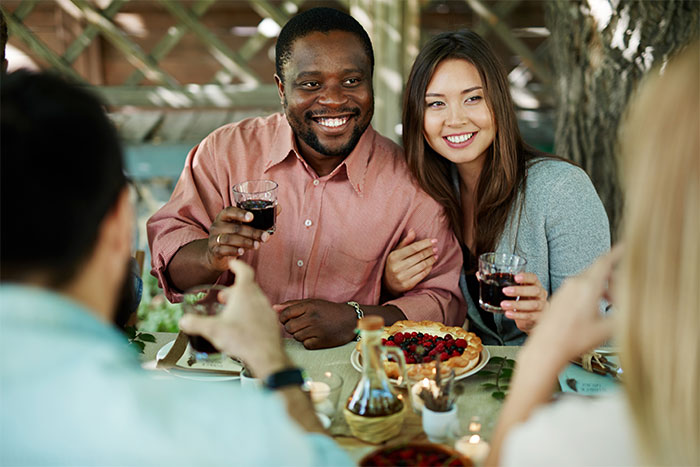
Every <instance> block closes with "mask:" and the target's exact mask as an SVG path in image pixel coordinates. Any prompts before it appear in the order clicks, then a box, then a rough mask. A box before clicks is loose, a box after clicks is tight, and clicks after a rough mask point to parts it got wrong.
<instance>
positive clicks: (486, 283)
mask: <svg viewBox="0 0 700 467" xmlns="http://www.w3.org/2000/svg"><path fill="white" fill-rule="evenodd" d="M512 285H518V284H517V282H515V276H514V275H513V274H511V273H509V272H497V273H495V274H489V275H486V276H484V277H482V278H481V279H480V280H479V305H481V307H482V308H483V309H484V310H488V311H494V312H500V313H502V312H503V309H502V308H501V302H502V301H503V300H511V299H512V298H513V297H508V296H506V295H505V294H504V293H503V287H508V286H512Z"/></svg>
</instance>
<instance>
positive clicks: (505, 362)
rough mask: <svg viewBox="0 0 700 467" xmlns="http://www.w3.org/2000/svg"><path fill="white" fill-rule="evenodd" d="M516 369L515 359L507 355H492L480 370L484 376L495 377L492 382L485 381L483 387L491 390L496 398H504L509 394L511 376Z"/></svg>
mask: <svg viewBox="0 0 700 467" xmlns="http://www.w3.org/2000/svg"><path fill="white" fill-rule="evenodd" d="M514 369H515V360H511V359H509V358H505V357H491V359H490V360H489V363H488V364H487V365H486V367H485V368H484V369H483V370H481V371H480V372H479V374H480V375H482V376H491V377H493V381H494V382H492V383H483V384H482V385H481V387H482V388H484V389H487V390H491V391H493V392H491V396H492V397H493V398H494V399H498V400H503V399H505V398H506V395H507V394H508V388H509V385H510V378H511V377H512V376H513V370H514Z"/></svg>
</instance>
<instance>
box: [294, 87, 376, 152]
mask: <svg viewBox="0 0 700 467" xmlns="http://www.w3.org/2000/svg"><path fill="white" fill-rule="evenodd" d="M283 104H284V113H285V115H286V116H287V120H288V121H289V123H290V125H291V127H292V130H293V131H294V134H295V135H296V136H297V137H298V138H299V139H301V140H302V141H303V142H305V143H306V144H307V145H309V147H311V148H312V149H314V150H315V151H317V152H318V153H320V154H322V155H324V156H327V157H347V156H349V155H350V153H351V152H352V151H353V149H355V146H357V143H358V142H359V141H360V138H362V135H363V134H364V133H365V130H366V129H367V127H369V123H370V121H371V120H372V115H373V114H374V98H373V101H372V106H371V107H370V109H369V118H368V119H367V123H366V124H365V125H364V127H360V126H356V127H355V128H353V130H352V134H351V135H350V140H349V141H348V142H347V143H346V144H344V145H343V146H341V147H339V148H338V149H331V148H328V147H326V146H324V145H323V144H321V141H319V139H318V136H316V133H314V131H313V130H312V129H311V128H310V127H308V130H307V131H297V130H298V129H301V128H304V123H305V122H303V121H301V120H299V119H298V118H296V116H294V115H292V114H291V113H290V112H288V111H287V98H286V97H285V98H284V102H283ZM304 115H305V118H306V119H308V120H311V117H310V116H309V115H310V112H307V113H305V114H304ZM357 115H359V110H358V113H357Z"/></svg>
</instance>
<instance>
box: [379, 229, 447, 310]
mask: <svg viewBox="0 0 700 467" xmlns="http://www.w3.org/2000/svg"><path fill="white" fill-rule="evenodd" d="M415 239H416V232H415V231H414V230H413V229H410V230H409V231H408V234H406V237H404V239H403V240H401V242H399V244H398V245H396V248H395V249H394V250H393V251H392V252H391V253H389V256H388V257H387V260H386V265H385V266H384V279H383V281H384V287H385V288H386V289H387V290H388V291H389V293H391V294H392V295H393V296H399V295H401V294H402V293H404V292H407V291H409V290H411V289H412V288H414V287H415V286H416V285H417V284H418V283H419V282H420V281H422V280H423V279H425V278H426V277H427V276H428V274H430V271H431V270H432V269H433V265H434V264H435V262H436V261H437V258H438V256H437V247H436V246H435V245H436V244H437V239H431V238H426V239H424V240H420V241H417V242H416V241H415Z"/></svg>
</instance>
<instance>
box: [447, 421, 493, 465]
mask: <svg viewBox="0 0 700 467" xmlns="http://www.w3.org/2000/svg"><path fill="white" fill-rule="evenodd" d="M462 429H463V428H462ZM462 433H465V434H464V436H460V437H458V438H457V439H456V440H455V450H456V451H458V452H459V453H460V454H462V455H464V456H466V457H468V458H469V459H470V460H471V461H472V462H474V464H475V465H476V466H477V467H478V466H480V465H483V463H484V461H485V460H486V457H487V456H488V455H489V451H490V449H491V447H490V446H489V443H488V442H486V441H485V440H484V438H483V436H482V433H481V419H480V418H479V417H478V416H473V417H471V418H470V419H469V425H468V427H467V430H466V432H464V431H462Z"/></svg>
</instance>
